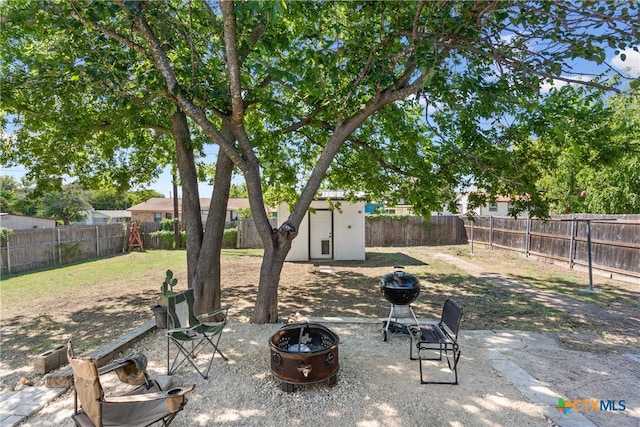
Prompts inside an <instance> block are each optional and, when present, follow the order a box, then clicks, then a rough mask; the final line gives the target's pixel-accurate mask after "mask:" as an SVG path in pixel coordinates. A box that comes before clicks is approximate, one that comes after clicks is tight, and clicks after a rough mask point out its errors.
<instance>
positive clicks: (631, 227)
mask: <svg viewBox="0 0 640 427" xmlns="http://www.w3.org/2000/svg"><path fill="white" fill-rule="evenodd" d="M465 228H466V230H467V235H468V236H469V240H470V242H471V243H472V244H474V243H479V244H484V245H488V246H489V247H490V248H501V249H508V250H514V251H518V252H521V253H522V254H524V255H525V256H536V257H540V258H543V259H548V260H552V261H558V262H561V263H566V264H567V265H568V267H569V268H573V267H574V266H579V267H588V266H589V265H590V263H591V265H592V268H594V269H597V270H603V271H606V272H609V273H615V274H620V275H624V276H631V277H636V278H640V215H625V216H608V217H603V216H594V215H592V216H588V215H581V216H560V217H554V218H551V219H549V220H547V221H543V220H537V219H531V218H522V219H514V218H511V217H496V216H482V217H476V218H475V220H474V221H468V220H466V221H465Z"/></svg>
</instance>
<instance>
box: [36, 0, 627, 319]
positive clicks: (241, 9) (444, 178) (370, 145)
mask: <svg viewBox="0 0 640 427" xmlns="http://www.w3.org/2000/svg"><path fill="white" fill-rule="evenodd" d="M39 13H40V14H44V15H47V16H48V18H47V19H52V21H53V22H54V23H55V24H56V25H57V26H58V27H57V28H63V29H65V30H66V35H67V36H68V37H69V38H70V39H72V40H73V43H74V44H75V45H79V44H80V43H81V42H82V41H83V40H84V41H85V43H86V44H87V45H91V46H92V47H94V52H92V54H91V55H88V56H87V57H82V58H76V57H75V56H73V58H75V62H73V61H72V60H71V61H70V59H66V62H67V63H69V62H71V63H73V64H75V65H76V67H77V68H78V69H81V70H85V71H86V72H88V70H94V69H95V70H103V69H104V68H105V67H109V66H114V65H116V64H117V66H118V67H123V68H127V67H130V68H134V69H136V70H140V74H136V76H137V77H139V79H138V78H136V79H132V80H131V81H130V82H128V84H131V85H133V86H134V87H141V88H146V87H147V85H148V84H150V83H153V88H154V90H155V91H158V93H161V96H162V97H163V98H166V99H167V100H169V101H170V102H171V103H172V104H173V108H174V109H175V111H177V112H178V113H183V114H184V115H185V117H188V119H189V120H190V121H191V123H193V124H194V125H195V126H197V128H198V129H199V130H200V131H201V132H202V133H203V134H204V135H206V137H207V138H208V139H209V140H210V141H212V142H213V143H215V144H216V145H217V146H218V147H219V150H220V153H222V154H223V155H221V156H220V157H219V161H220V159H222V160H226V161H228V164H227V166H229V168H228V169H229V170H230V168H231V165H232V164H233V165H235V166H236V167H237V168H238V169H239V170H240V171H241V172H242V174H243V176H244V179H245V182H246V184H247V190H248V195H249V199H250V203H251V208H252V215H253V218H254V221H255V222H256V225H257V228H258V231H259V233H260V236H261V238H262V240H263V243H264V247H265V252H264V257H263V264H262V268H261V272H260V279H259V290H258V295H257V300H256V306H255V310H254V312H253V315H252V317H251V321H253V322H273V321H276V320H277V317H278V308H277V298H278V292H277V291H278V282H279V275H280V271H281V269H282V267H283V262H284V259H285V257H286V255H287V253H288V251H289V249H290V246H291V240H292V239H293V238H294V237H295V236H296V234H297V230H298V227H299V225H300V222H301V220H302V218H303V216H304V215H305V213H306V212H307V210H308V208H309V206H310V203H311V201H312V200H313V198H314V197H315V194H316V192H317V191H318V190H319V189H320V188H321V187H322V185H323V182H324V183H325V185H329V183H330V185H332V186H341V187H343V188H345V189H347V190H356V189H364V190H367V191H368V192H369V194H370V196H371V197H377V198H381V197H393V198H403V199H405V200H407V201H408V202H409V203H412V204H414V206H415V207H416V209H417V210H418V211H420V210H422V211H427V210H429V208H431V207H434V206H439V205H440V204H441V203H442V201H443V200H445V199H446V198H447V197H450V196H451V194H452V192H453V191H454V190H455V189H456V187H457V186H459V185H469V184H471V185H476V186H478V187H481V188H485V189H488V191H490V192H491V193H494V194H497V193H500V194H508V195H510V196H512V197H513V198H514V199H517V200H519V201H520V202H521V203H522V206H521V207H522V208H529V209H530V211H532V212H544V200H543V199H542V198H541V197H540V195H539V194H538V193H537V192H536V187H535V181H533V182H532V180H531V177H532V175H533V174H534V171H535V168H532V167H530V166H529V159H528V157H527V155H523V150H519V149H518V148H520V145H526V144H529V141H530V138H529V137H530V135H524V134H523V133H521V132H515V131H514V129H513V128H512V127H511V126H510V124H509V123H508V122H505V119H507V118H509V117H513V116H514V115H515V114H516V113H518V112H519V111H521V110H526V109H530V108H533V107H534V106H535V104H536V101H537V96H538V92H539V88H540V86H541V84H542V83H543V82H544V81H546V80H550V79H556V80H563V81H568V82H579V83H582V84H587V85H590V86H593V87H601V88H610V87H609V86H607V85H605V84H603V82H602V81H601V80H597V79H593V80H587V81H585V80H584V78H583V76H581V75H579V74H581V73H580V71H579V70H575V69H572V64H573V61H575V60H576V59H584V60H586V61H590V62H593V63H598V64H602V63H603V62H604V61H605V59H606V53H605V52H606V49H609V48H611V47H613V48H617V49H620V50H623V49H625V48H627V47H629V46H633V44H634V43H637V40H638V28H639V25H640V24H639V22H638V19H637V14H638V5H637V3H636V2H631V3H613V2H611V3H596V2H583V3H582V2H581V3H575V2H521V1H518V2H508V1H474V2H471V1H469V2H449V1H416V2H411V1H406V2H292V3H284V2H238V3H233V2H231V1H221V2H206V1H193V2H183V1H167V2H124V1H115V2H99V1H96V2H91V3H87V2H80V1H71V2H69V3H64V4H58V3H55V4H48V3H45V4H43V5H42V10H41V11H39ZM36 16H37V15H36ZM69 17H72V18H73V19H75V21H76V23H72V22H71V21H70V20H69ZM633 47H634V48H636V49H637V47H636V46H633ZM98 56H99V57H100V61H96V60H95V57H98ZM61 60H64V58H61ZM104 64H106V65H104ZM154 93H155V92H154ZM143 96H146V95H143ZM421 102H424V103H426V104H427V105H428V107H429V108H427V111H426V112H425V113H424V114H426V115H427V119H428V120H427V122H426V123H424V122H422V121H421V120H419V115H418V114H417V111H418V109H419V108H420V107H421V106H423V104H421ZM176 146H178V143H177V141H176ZM524 152H526V151H524ZM183 160H184V161H182V162H181V161H180V158H179V157H178V169H179V171H180V174H181V177H182V174H183V173H186V172H185V168H192V167H193V162H194V159H193V158H190V157H187V158H185V159H183ZM221 166H222V165H219V166H218V167H217V169H216V173H218V172H220V171H222V170H224V168H223V167H221ZM216 182H217V181H216ZM265 189H267V190H269V191H264V190H265ZM389 190H391V191H389ZM216 193H218V194H216ZM220 193H223V194H220ZM265 194H268V195H269V196H272V195H273V197H274V199H277V200H278V201H286V202H288V203H289V205H290V207H291V214H290V215H289V217H288V218H286V220H285V221H283V223H282V225H281V226H280V227H279V228H278V229H277V230H273V229H272V228H271V226H270V225H269V222H268V217H267V214H266V212H265V210H264V197H265ZM227 195H228V190H227V192H226V193H225V191H219V192H217V191H214V198H216V197H220V198H223V197H226V196H227ZM219 202H220V200H216V203H219ZM188 203H195V202H194V201H193V200H191V201H188ZM194 211H195V209H194ZM194 220H195V219H194ZM211 236H212V235H209V236H207V233H205V235H204V237H205V238H204V239H203V240H202V242H201V244H200V245H199V246H198V247H194V246H192V247H191V248H189V247H188V248H187V251H188V255H187V256H188V259H189V262H190V263H192V262H196V264H197V267H196V274H195V276H194V279H193V284H194V287H195V288H196V294H197V295H198V298H199V299H200V300H201V301H205V300H206V302H205V303H204V307H205V308H206V307H207V306H208V305H216V304H217V303H218V301H219V293H218V292H217V290H216V289H211V287H210V284H209V283H207V282H206V281H204V280H203V277H204V274H205V272H207V271H210V270H211V268H212V266H211V264H210V260H211V256H212V254H213V253H215V251H216V250H217V248H216V246H215V245H216V242H215V241H211V240H207V237H211ZM218 243H219V242H218ZM190 279H191V278H190Z"/></svg>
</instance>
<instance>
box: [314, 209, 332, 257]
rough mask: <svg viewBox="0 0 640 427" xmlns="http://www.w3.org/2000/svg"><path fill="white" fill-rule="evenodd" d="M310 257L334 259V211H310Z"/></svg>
mask: <svg viewBox="0 0 640 427" xmlns="http://www.w3.org/2000/svg"><path fill="white" fill-rule="evenodd" d="M309 258H311V259H333V212H332V211H329V210H316V211H315V212H309Z"/></svg>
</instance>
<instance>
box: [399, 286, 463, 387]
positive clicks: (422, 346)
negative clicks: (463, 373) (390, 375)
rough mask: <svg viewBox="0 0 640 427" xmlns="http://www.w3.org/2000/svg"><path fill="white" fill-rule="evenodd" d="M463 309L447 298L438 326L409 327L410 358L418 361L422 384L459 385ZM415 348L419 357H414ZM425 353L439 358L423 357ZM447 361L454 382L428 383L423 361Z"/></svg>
mask: <svg viewBox="0 0 640 427" xmlns="http://www.w3.org/2000/svg"><path fill="white" fill-rule="evenodd" d="M462 313H463V309H462V307H460V305H458V303H456V302H455V301H454V300H453V299H451V298H447V299H446V300H445V302H444V305H443V307H442V316H441V318H440V321H439V322H438V323H436V324H429V325H418V326H413V325H411V326H409V327H408V328H409V334H410V335H411V341H410V343H409V358H410V359H411V360H418V361H419V366H420V384H454V385H455V384H458V361H459V360H460V353H461V352H460V346H459V345H458V329H459V327H460V321H461V320H462ZM414 347H415V348H416V349H417V355H415V356H414V351H413V349H414ZM423 351H437V352H438V356H437V357H423V356H422V352H423ZM443 353H444V356H445V357H446V359H447V365H448V367H449V369H450V370H451V371H452V372H453V375H454V380H453V381H427V380H425V379H424V373H423V367H422V361H423V360H442V355H443Z"/></svg>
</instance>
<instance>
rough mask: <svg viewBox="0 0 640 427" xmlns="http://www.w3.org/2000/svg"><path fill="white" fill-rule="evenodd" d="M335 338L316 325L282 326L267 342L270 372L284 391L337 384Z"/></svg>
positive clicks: (336, 337)
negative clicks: (299, 386)
mask: <svg viewBox="0 0 640 427" xmlns="http://www.w3.org/2000/svg"><path fill="white" fill-rule="evenodd" d="M338 342H339V339H338V335H336V334H335V333H334V332H332V331H331V330H330V329H329V328H327V327H325V326H322V325H319V324H317V323H293V324H290V325H286V326H283V327H282V328H280V329H279V330H278V332H276V333H275V334H273V335H272V336H271V338H270V339H269V347H270V348H271V373H272V374H273V376H274V377H276V379H278V380H279V381H280V387H281V388H282V390H284V391H286V392H289V393H290V392H292V391H294V388H295V385H296V384H298V385H299V384H314V383H320V382H323V381H327V382H328V384H329V385H330V386H333V385H335V384H336V383H337V381H338V370H339V369H340V364H339V363H338Z"/></svg>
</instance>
